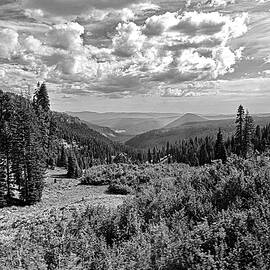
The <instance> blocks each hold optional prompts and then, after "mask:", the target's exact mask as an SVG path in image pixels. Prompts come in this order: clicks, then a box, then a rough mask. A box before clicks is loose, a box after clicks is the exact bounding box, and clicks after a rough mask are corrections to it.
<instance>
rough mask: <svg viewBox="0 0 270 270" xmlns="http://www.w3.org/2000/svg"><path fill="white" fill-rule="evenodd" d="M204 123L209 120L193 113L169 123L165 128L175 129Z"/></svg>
mask: <svg viewBox="0 0 270 270" xmlns="http://www.w3.org/2000/svg"><path fill="white" fill-rule="evenodd" d="M204 121H207V119H206V118H204V117H202V116H199V115H196V114H193V113H186V114H184V115H183V116H181V117H180V118H178V119H176V120H174V121H173V122H171V123H169V124H168V125H167V126H165V127H164V128H175V127H180V126H182V125H183V124H187V123H198V122H204Z"/></svg>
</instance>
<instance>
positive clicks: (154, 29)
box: [143, 12, 179, 36]
mask: <svg viewBox="0 0 270 270" xmlns="http://www.w3.org/2000/svg"><path fill="white" fill-rule="evenodd" d="M178 22H179V20H178V19H177V13H171V12H167V13H165V14H163V15H159V16H158V15H154V16H152V17H150V18H148V19H147V20H146V22H145V25H144V27H143V33H144V34H145V35H147V36H159V35H161V34H162V33H163V32H164V31H165V30H168V29H169V28H171V27H172V26H175V25H176V24H177V23H178Z"/></svg>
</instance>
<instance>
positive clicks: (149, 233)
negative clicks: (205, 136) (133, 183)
mask: <svg viewBox="0 0 270 270" xmlns="http://www.w3.org/2000/svg"><path fill="white" fill-rule="evenodd" d="M152 170H153V171H155V170H157V171H160V172H164V176H163V177H160V178H158V179H157V178H155V177H156V176H155V175H153V178H152V176H149V174H147V175H148V176H149V177H150V179H149V181H147V183H146V184H145V188H144V189H143V190H141V191H139V192H137V193H136V195H134V196H133V197H132V198H129V199H128V200H127V201H126V202H125V203H124V204H123V205H122V206H120V207H119V208H118V209H117V210H109V209H106V208H91V206H89V208H88V209H87V210H86V211H85V212H82V213H79V212H76V211H74V213H73V214H72V215H71V217H67V216H66V215H65V214H64V213H62V214H59V213H56V212H55V211H51V212H50V213H48V214H47V215H46V216H44V218H43V219H34V220H31V221H30V220H26V221H25V222H22V223H21V224H19V225H17V226H19V228H20V230H19V231H18V233H17V235H16V236H15V237H14V238H13V239H12V240H10V241H9V242H4V243H0V265H1V270H2V269H3V270H6V269H29V270H30V269H63V270H64V269H65V270H68V269H70V270H75V269H100V270H106V269H111V270H113V269H115V270H119V269H128V270H132V269H134V270H135V269H141V270H146V269H149V270H150V269H171V270H175V269H201V270H205V269H233V270H238V269H239V270H240V269H250V270H251V269H264V270H266V269H270V261H269V256H270V207H269V206H270V171H269V170H270V169H269V161H268V157H267V156H266V155H265V156H262V157H261V158H259V159H258V160H257V159H253V158H250V159H246V160H244V159H242V158H239V157H236V156H233V157H231V158H229V159H228V161H227V163H226V164H222V163H220V162H217V163H215V164H213V165H206V166H203V167H189V166H182V167H180V166H179V167H178V168H174V174H175V176H174V177H171V174H170V171H169V175H168V176H170V177H167V176H166V173H167V172H166V168H163V167H160V165H154V166H153V167H152ZM139 173H140V170H139Z"/></svg>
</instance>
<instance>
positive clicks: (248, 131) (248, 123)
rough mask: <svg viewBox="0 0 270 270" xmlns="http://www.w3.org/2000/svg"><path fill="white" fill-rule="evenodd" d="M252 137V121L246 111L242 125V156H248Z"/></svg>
mask: <svg viewBox="0 0 270 270" xmlns="http://www.w3.org/2000/svg"><path fill="white" fill-rule="evenodd" d="M253 137H254V121H253V118H252V116H251V115H250V114H249V112H248V111H247V113H246V116H245V125H244V142H243V144H244V147H243V150H244V151H243V154H244V157H248V156H249V155H250V154H251V152H252V148H253V145H252V139H253Z"/></svg>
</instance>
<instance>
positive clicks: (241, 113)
mask: <svg viewBox="0 0 270 270" xmlns="http://www.w3.org/2000/svg"><path fill="white" fill-rule="evenodd" d="M244 122H245V110H244V108H243V106H242V105H240V106H239V107H238V111H237V117H236V121H235V123H236V124H237V125H236V133H235V143H236V154H237V155H240V156H242V155H243V152H244Z"/></svg>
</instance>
